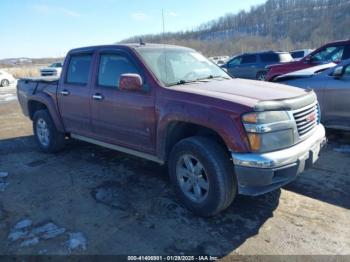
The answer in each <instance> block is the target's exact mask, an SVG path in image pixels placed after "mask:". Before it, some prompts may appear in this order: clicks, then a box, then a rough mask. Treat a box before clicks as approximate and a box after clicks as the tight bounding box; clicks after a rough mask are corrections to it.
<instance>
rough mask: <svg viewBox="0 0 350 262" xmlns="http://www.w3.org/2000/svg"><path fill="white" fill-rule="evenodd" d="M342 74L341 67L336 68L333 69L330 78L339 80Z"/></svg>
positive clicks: (342, 69)
mask: <svg viewBox="0 0 350 262" xmlns="http://www.w3.org/2000/svg"><path fill="white" fill-rule="evenodd" d="M343 74H344V68H343V67H342V66H338V67H336V68H335V69H334V71H333V74H332V76H333V77H334V78H341V77H342V76H343Z"/></svg>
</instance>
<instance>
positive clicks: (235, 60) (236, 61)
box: [228, 57, 242, 67]
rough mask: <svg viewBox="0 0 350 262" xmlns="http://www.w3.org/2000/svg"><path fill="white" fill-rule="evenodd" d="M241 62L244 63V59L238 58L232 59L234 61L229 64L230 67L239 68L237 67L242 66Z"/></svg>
mask: <svg viewBox="0 0 350 262" xmlns="http://www.w3.org/2000/svg"><path fill="white" fill-rule="evenodd" d="M241 61H242V57H236V58H234V59H232V60H231V61H230V62H229V63H228V65H229V66H230V67H233V66H237V65H240V64H241Z"/></svg>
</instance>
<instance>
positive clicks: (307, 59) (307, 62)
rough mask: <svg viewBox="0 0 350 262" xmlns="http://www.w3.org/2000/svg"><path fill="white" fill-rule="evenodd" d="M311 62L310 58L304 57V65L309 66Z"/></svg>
mask: <svg viewBox="0 0 350 262" xmlns="http://www.w3.org/2000/svg"><path fill="white" fill-rule="evenodd" d="M311 61H312V59H311V57H310V56H307V57H305V63H306V64H310V63H311Z"/></svg>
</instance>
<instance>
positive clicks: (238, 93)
mask: <svg viewBox="0 0 350 262" xmlns="http://www.w3.org/2000/svg"><path fill="white" fill-rule="evenodd" d="M168 88H169V89H172V90H176V91H180V92H187V93H193V94H199V95H203V96H208V97H214V98H218V99H222V100H226V101H231V102H235V103H238V104H243V105H247V106H250V107H254V106H256V105H257V103H258V102H262V101H276V100H286V99H291V98H296V97H300V96H303V95H305V94H307V93H308V92H309V91H307V90H304V89H300V88H297V87H291V86H287V85H282V84H276V83H270V82H264V81H255V80H245V79H239V78H236V79H230V80H216V79H215V80H211V81H208V82H205V83H203V82H194V83H189V84H184V85H176V86H172V87H168Z"/></svg>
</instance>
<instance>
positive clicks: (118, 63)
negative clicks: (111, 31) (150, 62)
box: [91, 51, 156, 153]
mask: <svg viewBox="0 0 350 262" xmlns="http://www.w3.org/2000/svg"><path fill="white" fill-rule="evenodd" d="M127 73H134V74H135V73H136V74H139V75H140V76H141V77H142V79H143V82H144V84H143V89H144V90H143V91H142V92H141V91H131V90H130V91H126V90H120V89H119V87H118V84H119V79H120V76H121V75H122V74H127ZM153 91H154V90H150V88H149V86H148V84H147V81H146V78H145V75H144V72H143V69H142V68H141V66H140V65H139V64H138V63H137V61H136V60H135V59H134V58H133V57H132V56H130V55H129V54H128V53H127V52H125V51H101V52H100V53H99V56H98V68H97V70H96V72H95V76H94V86H93V89H92V93H91V98H92V100H91V121H92V126H93V131H94V136H95V137H96V138H97V139H98V140H100V141H103V142H106V143H110V144H115V145H119V146H124V147H127V148H131V149H135V150H139V151H143V152H147V153H154V152H155V141H154V138H155V125H156V123H155V108H154V106H155V97H154V94H153ZM94 97H99V98H97V99H96V98H95V99H94Z"/></svg>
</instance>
